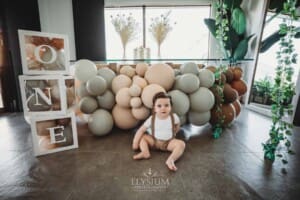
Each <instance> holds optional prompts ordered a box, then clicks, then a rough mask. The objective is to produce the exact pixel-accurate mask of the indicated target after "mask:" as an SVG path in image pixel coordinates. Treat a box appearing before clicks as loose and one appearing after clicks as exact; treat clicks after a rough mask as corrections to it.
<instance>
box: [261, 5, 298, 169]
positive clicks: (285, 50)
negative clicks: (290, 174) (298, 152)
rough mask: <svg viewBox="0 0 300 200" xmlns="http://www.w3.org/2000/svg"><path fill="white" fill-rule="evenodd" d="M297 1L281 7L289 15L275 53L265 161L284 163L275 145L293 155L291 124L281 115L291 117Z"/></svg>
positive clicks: (283, 23)
mask: <svg viewBox="0 0 300 200" xmlns="http://www.w3.org/2000/svg"><path fill="white" fill-rule="evenodd" d="M295 5H296V0H286V2H285V3H284V4H283V12H282V13H283V14H286V15H288V18H287V19H284V20H283V22H282V23H281V24H280V27H279V28H280V31H279V33H280V35H281V37H280V42H279V50H278V52H277V67H276V77H275V85H274V88H273V91H272V100H273V101H274V102H275V103H274V104H272V108H271V110H272V126H271V129H270V132H269V135H270V139H269V140H268V141H267V142H266V143H264V144H263V149H264V152H265V153H264V156H265V158H266V159H269V160H272V161H273V160H275V156H277V157H281V158H282V162H283V163H284V164H285V163H287V160H286V159H284V158H283V156H284V154H283V153H282V152H278V146H279V144H280V143H283V144H284V145H285V146H286V148H287V153H289V154H293V153H294V152H293V151H292V150H291V149H290V146H291V142H290V140H289V138H288V136H290V135H291V134H292V131H291V128H292V127H293V125H292V124H289V123H287V122H285V121H283V118H284V116H286V115H292V113H293V107H292V105H291V104H286V102H291V99H292V98H293V96H294V94H295V85H294V83H293V82H292V76H293V73H294V69H293V64H296V63H297V53H296V52H295V48H294V44H293V39H294V37H295V34H296V31H295V27H294V26H293V21H294V20H295V19H297V17H296V7H295Z"/></svg>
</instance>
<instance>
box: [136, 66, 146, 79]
mask: <svg viewBox="0 0 300 200" xmlns="http://www.w3.org/2000/svg"><path fill="white" fill-rule="evenodd" d="M148 67H149V66H148V64H147V63H138V64H137V65H136V66H135V72H136V73H137V74H138V75H139V76H141V77H144V75H145V73H146V71H147V70H148Z"/></svg>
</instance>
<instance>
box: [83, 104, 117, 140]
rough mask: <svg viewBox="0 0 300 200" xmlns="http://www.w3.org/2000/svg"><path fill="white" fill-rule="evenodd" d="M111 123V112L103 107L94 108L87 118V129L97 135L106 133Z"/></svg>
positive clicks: (110, 127) (111, 126)
mask: <svg viewBox="0 0 300 200" xmlns="http://www.w3.org/2000/svg"><path fill="white" fill-rule="evenodd" d="M113 125H114V121H113V118H112V116H111V114H110V113H109V112H108V111H106V110H103V109H98V110H96V111H95V112H94V113H93V114H91V115H90V117H89V119H88V127H89V130H90V131H91V132H92V133H93V134H94V135H97V136H102V135H106V134H108V133H109V132H110V131H111V129H112V128H113Z"/></svg>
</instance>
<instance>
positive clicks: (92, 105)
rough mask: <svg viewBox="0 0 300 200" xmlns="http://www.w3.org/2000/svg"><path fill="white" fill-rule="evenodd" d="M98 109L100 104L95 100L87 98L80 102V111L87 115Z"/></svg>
mask: <svg viewBox="0 0 300 200" xmlns="http://www.w3.org/2000/svg"><path fill="white" fill-rule="evenodd" d="M97 108H98V103H97V101H96V99H95V98H93V97H90V96H86V97H83V98H82V99H81V100H80V101H79V109H80V110H81V112H83V113H85V114H90V113H92V112H94V111H95V110H96V109H97Z"/></svg>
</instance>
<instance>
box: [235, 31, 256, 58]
mask: <svg viewBox="0 0 300 200" xmlns="http://www.w3.org/2000/svg"><path fill="white" fill-rule="evenodd" d="M252 36H254V34H252V35H250V36H248V37H247V38H245V39H243V40H242V41H240V43H239V44H238V46H237V48H236V49H235V51H234V54H233V59H234V60H241V59H243V58H244V57H245V55H246V54H247V51H248V42H249V40H250V39H251V37H252Z"/></svg>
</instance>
